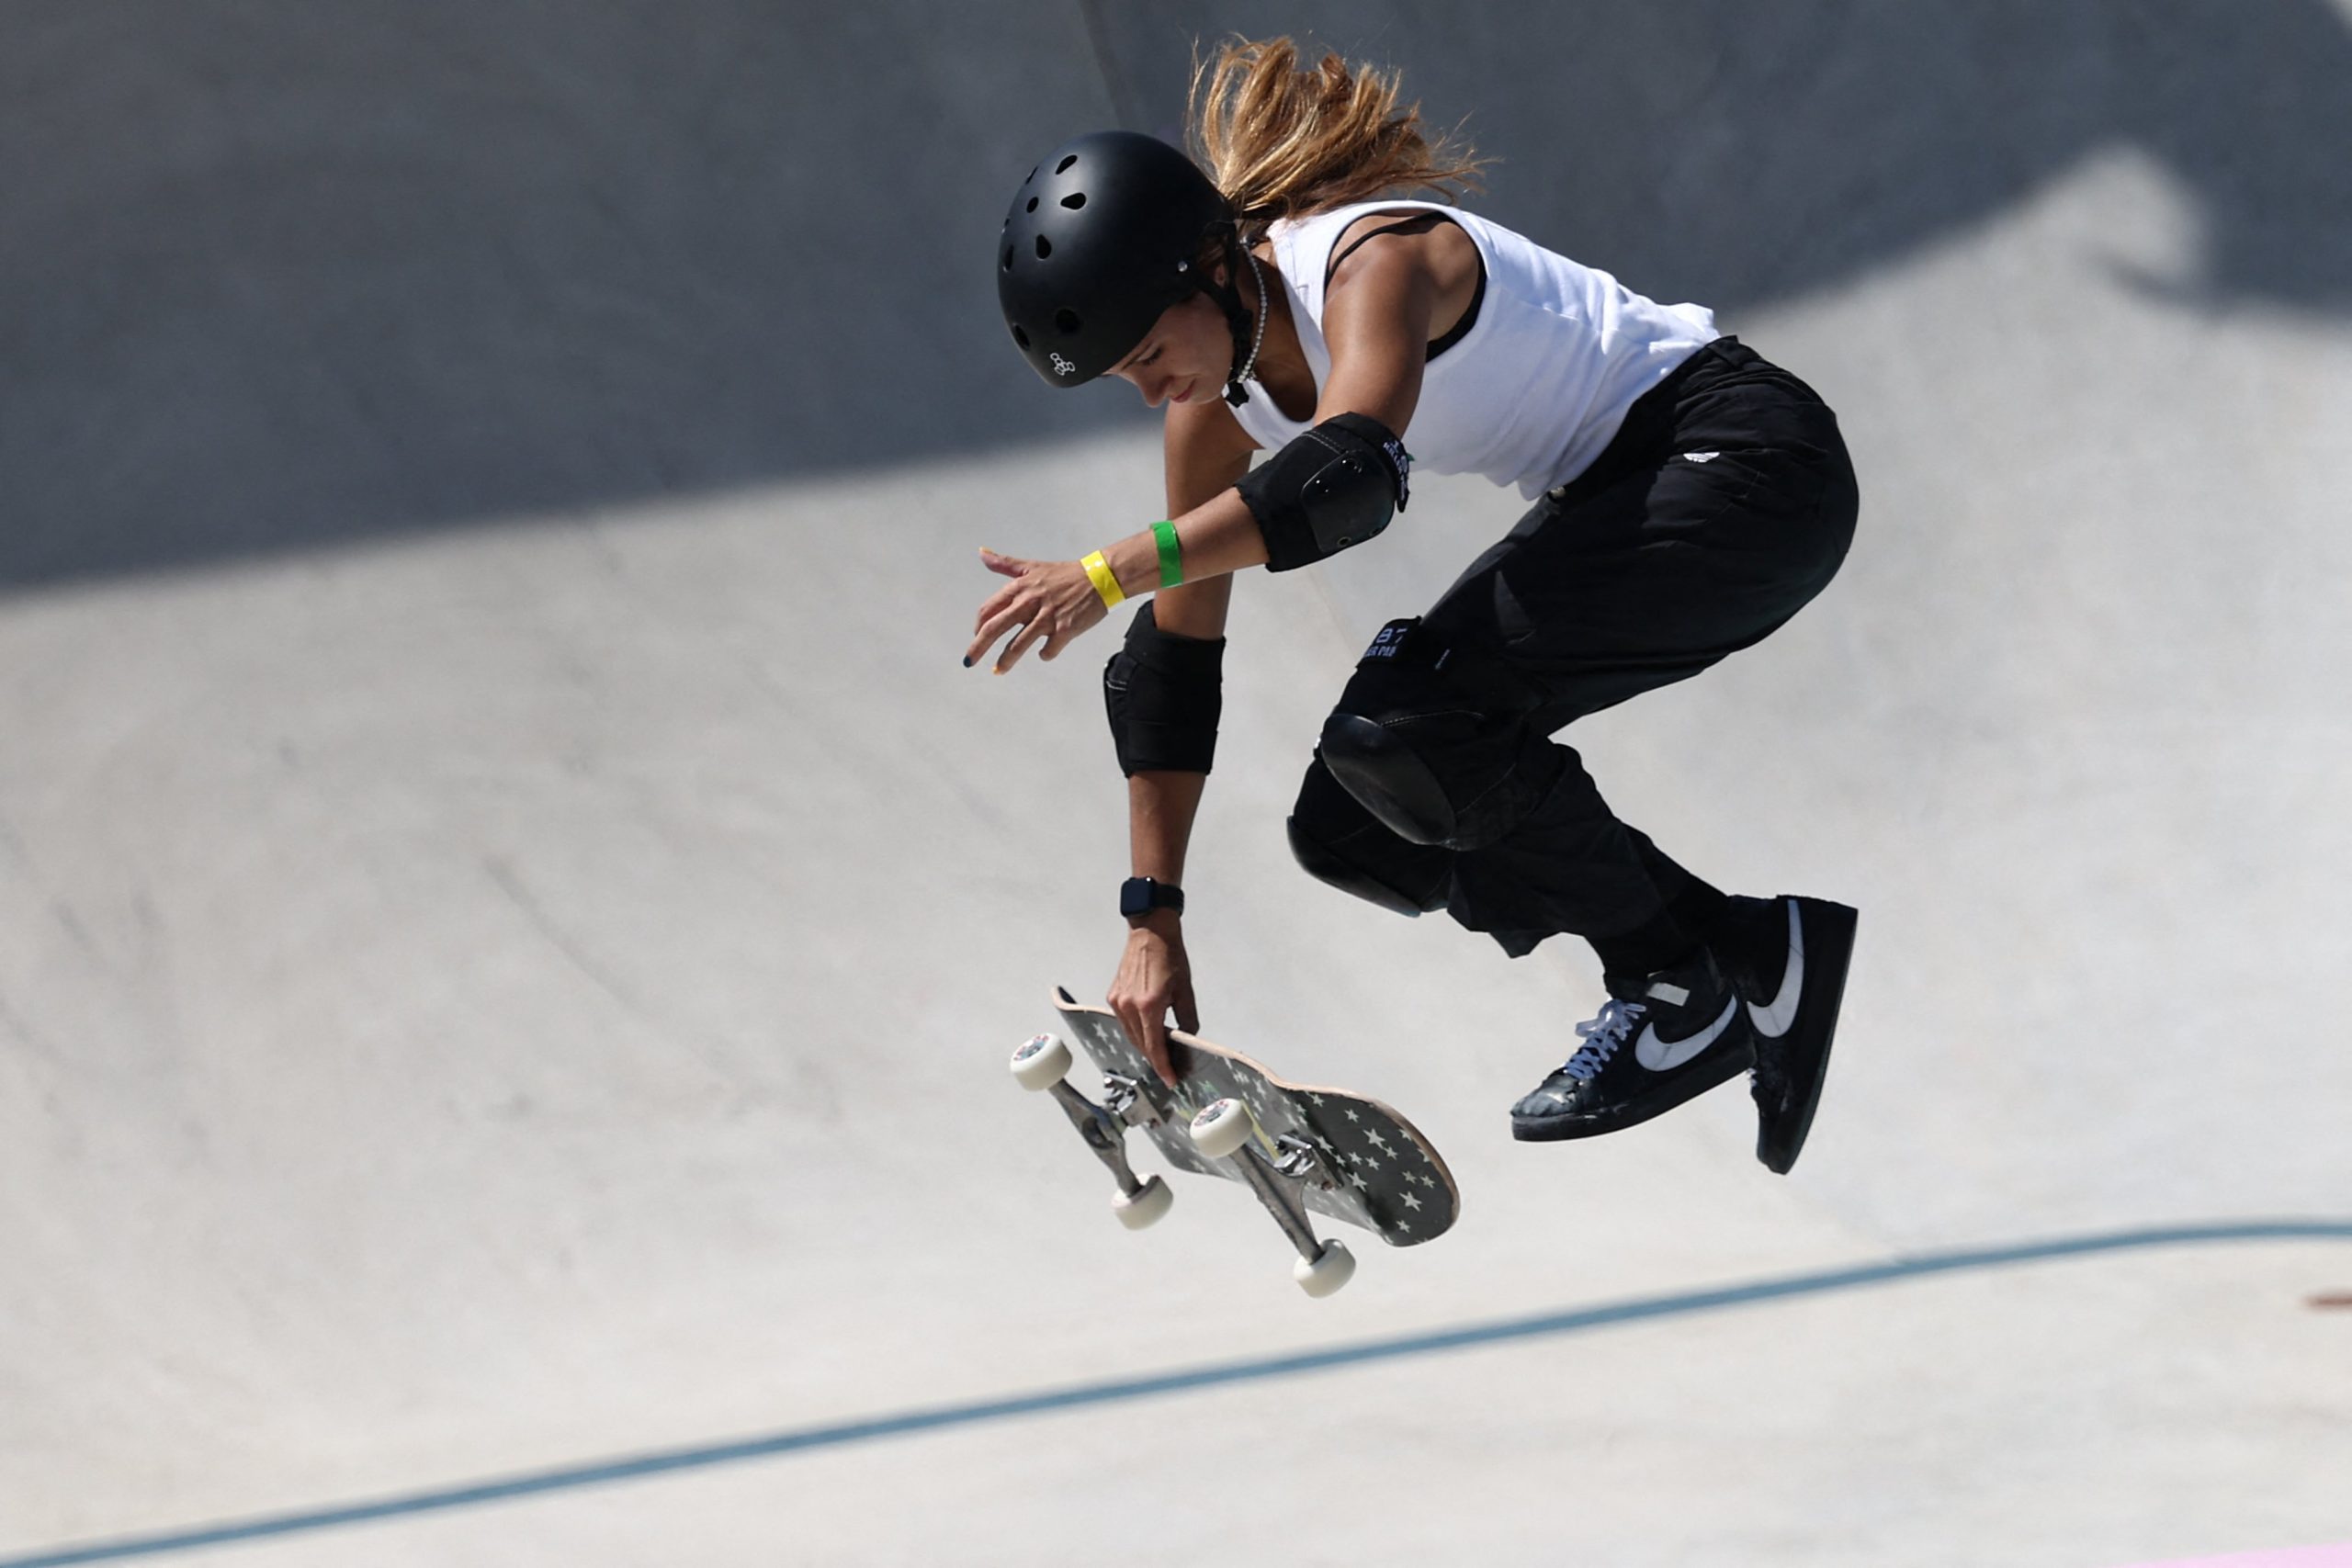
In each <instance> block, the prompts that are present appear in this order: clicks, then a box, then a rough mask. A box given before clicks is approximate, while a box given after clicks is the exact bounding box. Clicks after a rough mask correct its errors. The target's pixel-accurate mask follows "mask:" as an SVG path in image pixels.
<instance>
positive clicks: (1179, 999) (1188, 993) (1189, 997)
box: [1176, 976, 1201, 1034]
mask: <svg viewBox="0 0 2352 1568" xmlns="http://www.w3.org/2000/svg"><path fill="white" fill-rule="evenodd" d="M1176 1027H1177V1028H1179V1029H1181V1030H1182V1031H1183V1032H1185V1033H1187V1034H1198V1033H1200V1032H1201V1006H1200V1004H1199V1003H1198V1002H1196V1001H1194V1000H1193V982H1192V979H1191V978H1190V977H1189V976H1186V977H1184V978H1182V979H1179V980H1178V981H1177V982H1176Z"/></svg>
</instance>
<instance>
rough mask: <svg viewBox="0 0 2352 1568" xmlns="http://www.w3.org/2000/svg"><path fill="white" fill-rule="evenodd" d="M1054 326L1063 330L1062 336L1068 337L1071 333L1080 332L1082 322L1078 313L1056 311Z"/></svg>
mask: <svg viewBox="0 0 2352 1568" xmlns="http://www.w3.org/2000/svg"><path fill="white" fill-rule="evenodd" d="M1054 325H1056V326H1057V327H1059V328H1061V330H1062V335H1063V336H1065V337H1068V336H1069V334H1070V333H1074V332H1076V331H1078V329H1079V326H1080V322H1079V319H1078V312H1077V311H1075V310H1057V311H1055V312H1054Z"/></svg>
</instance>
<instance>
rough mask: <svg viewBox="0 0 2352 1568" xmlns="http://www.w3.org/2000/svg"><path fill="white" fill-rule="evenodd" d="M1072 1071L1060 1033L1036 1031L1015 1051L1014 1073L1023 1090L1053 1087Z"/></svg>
mask: <svg viewBox="0 0 2352 1568" xmlns="http://www.w3.org/2000/svg"><path fill="white" fill-rule="evenodd" d="M1068 1072H1069V1046H1067V1045H1065V1044H1063V1043H1062V1042H1061V1039H1060V1037H1059V1036H1057V1035H1052V1034H1033V1035H1031V1036H1030V1037H1029V1038H1028V1039H1027V1040H1026V1041H1024V1042H1023V1043H1022V1046H1021V1049H1019V1050H1018V1051H1015V1052H1014V1053H1013V1054H1012V1076H1013V1077H1016V1078H1019V1079H1020V1080H1021V1087H1022V1088H1023V1089H1051V1088H1053V1087H1054V1086H1055V1085H1056V1084H1057V1083H1059V1082H1061V1081H1062V1076H1063V1075H1064V1074H1065V1073H1068Z"/></svg>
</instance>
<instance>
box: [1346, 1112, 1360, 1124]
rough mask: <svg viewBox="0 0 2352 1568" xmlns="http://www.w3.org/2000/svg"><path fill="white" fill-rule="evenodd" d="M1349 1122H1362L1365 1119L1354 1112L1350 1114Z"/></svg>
mask: <svg viewBox="0 0 2352 1568" xmlns="http://www.w3.org/2000/svg"><path fill="white" fill-rule="evenodd" d="M1348 1120H1349V1121H1351V1122H1361V1121H1363V1117H1361V1116H1359V1115H1357V1114H1356V1113H1355V1112H1354V1111H1349V1112H1348Z"/></svg>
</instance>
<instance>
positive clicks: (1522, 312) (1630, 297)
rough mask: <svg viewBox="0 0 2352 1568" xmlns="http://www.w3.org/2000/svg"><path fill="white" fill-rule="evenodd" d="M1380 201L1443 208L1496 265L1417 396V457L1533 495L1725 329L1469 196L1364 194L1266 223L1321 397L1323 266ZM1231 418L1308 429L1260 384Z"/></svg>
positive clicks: (1591, 452) (1274, 442)
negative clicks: (1501, 221) (1379, 197)
mask: <svg viewBox="0 0 2352 1568" xmlns="http://www.w3.org/2000/svg"><path fill="white" fill-rule="evenodd" d="M1375 212H1395V213H1397V214H1399V215H1400V216H1401V215H1404V214H1408V213H1414V212H1439V213H1442V214H1444V215H1445V216H1446V217H1447V218H1450V219H1452V220H1453V221H1454V222H1455V223H1458V224H1460V225H1461V226H1462V230H1463V231H1464V233H1466V234H1468V235H1469V236H1470V238H1471V240H1472V241H1473V242H1474V243H1476V245H1477V247H1478V254H1479V257H1480V259H1481V260H1482V261H1484V262H1485V264H1486V285H1485V288H1486V294H1485V298H1484V299H1482V300H1481V301H1480V302H1479V305H1478V317H1477V320H1476V322H1475V323H1473V324H1472V326H1471V329H1470V332H1469V333H1468V335H1467V336H1465V337H1464V338H1462V339H1461V340H1460V341H1459V342H1457V343H1455V344H1453V345H1452V346H1451V347H1449V348H1447V349H1446V350H1445V351H1444V352H1443V353H1442V354H1440V355H1438V356H1437V357H1436V358H1435V359H1432V360H1430V362H1429V364H1428V366H1427V367H1426V368H1424V370H1423V371H1422V374H1421V397H1420V401H1419V404H1418V405H1417V406H1416V407H1415V409H1414V411H1413V419H1412V424H1411V427H1410V428H1409V429H1408V430H1407V431H1406V432H1404V433H1403V434H1404V437H1405V449H1406V450H1407V451H1408V452H1410V453H1411V454H1412V455H1413V466H1414V467H1415V468H1426V469H1428V470H1429V471H1430V472H1431V473H1438V474H1483V475H1485V476H1486V477H1487V479H1492V480H1494V481H1495V482H1496V483H1497V484H1515V485H1517V486H1518V487H1519V491H1520V493H1521V495H1522V496H1524V497H1525V498H1527V499H1528V500H1530V501H1532V500H1534V499H1535V497H1537V496H1539V495H1541V494H1543V493H1544V491H1547V490H1550V489H1552V488H1553V487H1554V486H1555V485H1563V484H1566V483H1567V482H1568V481H1569V480H1570V479H1574V478H1576V477H1577V475H1578V474H1580V473H1582V472H1583V471H1584V470H1585V469H1586V468H1588V467H1589V466H1590V464H1591V463H1592V460H1593V459H1594V458H1595V457H1600V453H1601V449H1602V448H1603V447H1605V446H1608V445H1609V443H1610V441H1611V438H1612V437H1614V436H1615V435H1616V434H1617V429H1618V426H1620V425H1621V424H1623V423H1624V421H1625V412H1626V411H1627V410H1628V409H1630V408H1632V407H1633V406H1634V400H1635V399H1637V398H1639V397H1640V396H1641V395H1642V394H1643V393H1644V392H1646V391H1648V390H1649V389H1651V388H1652V387H1655V386H1657V384H1658V383H1659V382H1660V381H1662V380H1664V379H1666V378H1667V376H1668V373H1669V372H1671V371H1672V370H1673V369H1674V367H1676V366H1678V365H1679V364H1681V363H1682V362H1683V361H1684V360H1685V359H1688V358H1690V357H1691V355H1693V354H1695V353H1697V352H1698V351H1699V350H1700V349H1701V348H1702V347H1704V346H1705V345H1706V344H1709V343H1712V342H1713V341H1714V338H1715V336H1716V333H1715V317H1714V312H1713V311H1712V310H1707V309H1705V308H1704V307H1702V306H1698V305H1658V304H1656V303H1653V302H1652V301H1650V300H1648V299H1644V298H1642V297H1641V296H1640V295H1638V294H1635V293H1634V292H1632V291H1631V290H1629V289H1627V288H1624V287H1623V286H1622V285H1620V284H1619V283H1618V281H1617V280H1616V279H1615V278H1613V277H1611V276H1609V274H1607V273H1605V272H1600V271H1598V270H1596V269H1594V268H1592V267H1589V266H1584V265H1579V264H1578V263H1576V262H1572V261H1570V260H1569V259H1568V258H1567V257H1566V256H1563V255H1558V254H1554V253H1553V252H1551V251H1547V250H1545V249H1544V247H1543V246H1541V245H1539V244H1536V243H1534V242H1533V241H1532V240H1529V239H1526V238H1524V237H1523V236H1521V235H1519V234H1515V233H1513V232H1512V231H1510V230H1509V229H1505V228H1502V227H1501V226H1499V225H1498V224H1494V223H1489V222H1487V220H1485V219H1483V218H1478V217H1476V216H1474V215H1472V214H1470V213H1467V212H1464V211H1463V210H1462V209H1459V208H1456V207H1448V206H1444V205H1442V204H1440V203H1437V202H1432V201H1374V202H1365V203H1362V204H1360V205H1357V206H1354V207H1342V208H1338V209H1334V210H1332V211H1329V212H1318V213H1316V214H1315V215H1313V216H1312V217H1309V218H1304V219H1300V220H1295V221H1291V220H1277V221H1276V222H1275V223H1274V224H1273V225H1272V228H1271V229H1270V230H1269V231H1268V238H1269V239H1270V240H1272V243H1273V252H1274V261H1275V264H1276V265H1279V266H1280V267H1281V268H1282V282H1283V291H1284V292H1285V293H1286V294H1287V295H1288V297H1289V300H1290V314H1291V321H1292V322H1293V324H1294V325H1295V327H1296V328H1297V330H1298V343H1299V346H1300V347H1301V348H1302V349H1304V350H1305V351H1306V363H1307V365H1308V367H1310V368H1311V369H1313V371H1314V373H1315V385H1316V389H1317V395H1318V396H1319V395H1320V392H1321V389H1322V388H1323V387H1324V386H1325V384H1326V383H1328V382H1329V379H1330V376H1331V351H1330V348H1329V345H1328V344H1325V343H1324V341H1323V273H1324V269H1325V267H1326V266H1327V265H1329V258H1330V254H1331V248H1332V246H1333V245H1334V244H1336V243H1338V241H1339V238H1340V233H1341V232H1342V231H1344V230H1345V229H1346V228H1347V227H1348V225H1349V224H1351V223H1353V222H1355V221H1357V220H1359V219H1362V218H1364V217H1366V216H1368V215H1370V214H1372V213H1375ZM1233 416H1234V417H1235V418H1236V419H1238V420H1239V421H1240V422H1241V428H1242V429H1244V430H1246V431H1248V432H1249V433H1250V437H1251V438H1252V439H1253V440H1255V441H1256V442H1257V443H1258V444H1259V445H1260V446H1264V447H1268V448H1272V447H1277V446H1283V445H1285V444H1286V443H1288V442H1290V441H1292V440H1295V438H1296V437H1297V436H1299V435H1300V434H1303V433H1304V432H1305V431H1306V428H1307V426H1306V423H1299V422H1296V421H1294V420H1291V419H1288V418H1285V417H1284V416H1283V412H1282V411H1281V410H1280V409H1278V408H1276V407H1274V400H1273V399H1272V398H1271V397H1268V396H1267V395H1266V393H1265V392H1264V390H1263V389H1259V390H1256V391H1254V392H1252V394H1251V395H1250V400H1249V401H1248V402H1247V403H1244V404H1243V405H1241V406H1240V407H1239V408H1237V409H1235V410H1234V411H1233Z"/></svg>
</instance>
